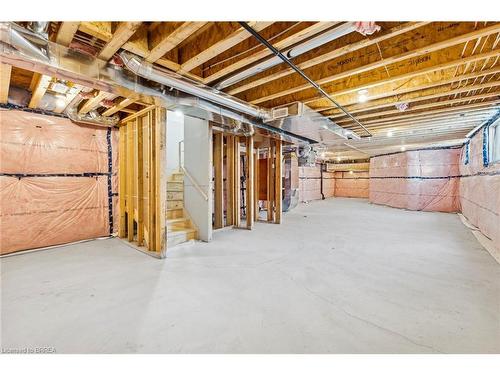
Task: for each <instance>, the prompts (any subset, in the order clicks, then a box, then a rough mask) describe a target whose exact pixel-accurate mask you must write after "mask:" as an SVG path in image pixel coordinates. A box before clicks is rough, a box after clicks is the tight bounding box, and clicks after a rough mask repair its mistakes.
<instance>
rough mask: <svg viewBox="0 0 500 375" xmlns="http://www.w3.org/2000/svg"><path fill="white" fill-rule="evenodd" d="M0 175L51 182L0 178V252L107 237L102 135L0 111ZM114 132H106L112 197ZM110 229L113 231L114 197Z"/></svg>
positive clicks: (100, 130) (68, 123)
mask: <svg viewBox="0 0 500 375" xmlns="http://www.w3.org/2000/svg"><path fill="white" fill-rule="evenodd" d="M0 116H1V121H0V130H1V135H2V136H1V140H0V156H1V165H0V167H1V173H5V174H21V175H22V174H31V175H33V174H36V175H44V174H45V175H46V174H52V175H54V174H56V175H58V176H33V177H20V178H19V177H11V176H2V177H1V179H0V199H1V202H2V204H1V207H0V225H1V227H2V230H1V233H0V253H1V254H6V253H11V252H15V251H19V250H25V249H33V248H39V247H45V246H51V245H57V244H63V243H67V242H73V241H78V240H83V239H90V238H96V237H101V236H106V235H109V213H108V185H107V184H108V180H107V176H92V177H69V176H66V177H64V176H61V175H62V174H83V173H107V172H108V146H107V141H106V133H107V129H106V128H101V127H88V126H79V125H76V124H74V123H72V122H71V121H70V120H68V119H66V118H59V117H55V116H45V115H41V114H35V113H29V112H23V111H16V110H10V111H8V110H2V111H1V112H0ZM117 133H118V132H116V131H112V133H111V135H112V136H111V145H112V161H113V163H112V170H113V175H112V178H111V187H112V192H113V193H116V192H118V176H117V173H116V172H117V163H118V134H117ZM112 201H113V217H114V220H113V224H114V225H113V226H114V230H113V231H116V230H117V228H118V226H117V224H118V222H117V221H118V219H119V214H118V197H117V196H116V195H115V196H113V198H112Z"/></svg>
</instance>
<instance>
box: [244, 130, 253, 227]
mask: <svg viewBox="0 0 500 375" xmlns="http://www.w3.org/2000/svg"><path fill="white" fill-rule="evenodd" d="M246 146H247V149H246V156H247V168H246V186H245V188H246V189H245V190H246V196H247V207H246V214H247V228H248V229H252V227H253V222H254V198H255V196H254V193H253V188H254V182H253V179H254V164H253V163H254V157H253V136H250V137H247V138H246Z"/></svg>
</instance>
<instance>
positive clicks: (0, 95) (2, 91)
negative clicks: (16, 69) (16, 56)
mask: <svg viewBox="0 0 500 375" xmlns="http://www.w3.org/2000/svg"><path fill="white" fill-rule="evenodd" d="M11 72H12V66H10V65H7V64H2V63H0V103H7V101H8V99H9V86H10V75H11Z"/></svg>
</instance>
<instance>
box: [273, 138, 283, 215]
mask: <svg viewBox="0 0 500 375" xmlns="http://www.w3.org/2000/svg"><path fill="white" fill-rule="evenodd" d="M275 142H276V148H275V150H276V153H275V155H276V156H275V160H274V176H275V182H274V186H275V193H274V200H275V202H274V206H275V216H274V222H275V223H276V224H280V223H281V202H282V181H283V180H282V178H281V173H282V170H281V169H282V163H281V153H282V143H281V140H276V141H275Z"/></svg>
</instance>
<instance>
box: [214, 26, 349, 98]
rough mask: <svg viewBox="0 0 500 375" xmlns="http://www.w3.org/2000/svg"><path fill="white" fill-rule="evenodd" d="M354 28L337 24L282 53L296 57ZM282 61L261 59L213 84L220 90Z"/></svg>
mask: <svg viewBox="0 0 500 375" xmlns="http://www.w3.org/2000/svg"><path fill="white" fill-rule="evenodd" d="M355 30H356V25H355V23H354V22H346V23H344V24H342V25H340V26H337V27H335V28H333V29H330V30H328V31H326V32H325V33H323V34H321V35H318V36H316V37H314V38H312V39H310V40H308V41H307V42H305V43H302V44H300V45H298V46H296V47H292V48H290V49H289V50H288V51H287V52H285V53H284V54H285V55H286V57H288V58H289V59H293V58H294V57H297V56H299V55H301V54H303V53H305V52H308V51H310V50H312V49H314V48H316V47H319V46H321V45H323V44H326V43H329V42H331V41H332V40H335V39H338V38H340V37H342V36H344V35H347V34H349V33H351V32H353V31H355ZM282 62H283V61H281V59H280V58H279V57H278V56H274V57H272V58H270V59H267V60H265V61H262V62H261V63H259V64H256V65H254V66H252V67H250V68H248V69H246V70H243V71H242V72H240V73H237V74H235V75H233V76H230V77H229V78H226V79H225V80H223V81H221V82H220V83H218V84H217V85H215V88H216V89H218V90H222V89H223V88H226V87H228V86H232V85H234V84H235V83H238V82H240V81H243V80H244V79H246V78H248V77H251V76H253V75H255V74H257V73H260V72H263V71H264V70H267V69H269V68H271V67H273V66H276V65H278V64H281V63H282Z"/></svg>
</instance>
